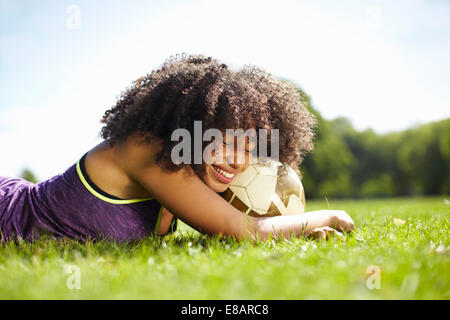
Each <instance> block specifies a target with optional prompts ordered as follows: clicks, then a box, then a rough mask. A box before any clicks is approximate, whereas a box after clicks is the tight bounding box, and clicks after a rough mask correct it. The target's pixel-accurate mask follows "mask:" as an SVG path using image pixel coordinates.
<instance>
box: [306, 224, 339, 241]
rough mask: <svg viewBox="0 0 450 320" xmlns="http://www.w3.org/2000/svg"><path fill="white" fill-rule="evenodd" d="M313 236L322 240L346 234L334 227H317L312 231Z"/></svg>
mask: <svg viewBox="0 0 450 320" xmlns="http://www.w3.org/2000/svg"><path fill="white" fill-rule="evenodd" d="M311 236H312V237H313V238H315V239H316V240H318V241H319V242H320V241H322V240H328V239H330V238H331V237H335V236H337V237H343V236H344V235H343V234H342V233H341V232H339V231H337V230H335V229H333V228H330V227H320V228H315V229H314V230H313V231H312V232H311Z"/></svg>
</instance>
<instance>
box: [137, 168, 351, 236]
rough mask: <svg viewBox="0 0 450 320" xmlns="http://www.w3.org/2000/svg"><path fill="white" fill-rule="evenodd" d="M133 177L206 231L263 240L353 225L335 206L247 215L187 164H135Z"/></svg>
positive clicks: (183, 218)
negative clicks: (293, 212)
mask: <svg viewBox="0 0 450 320" xmlns="http://www.w3.org/2000/svg"><path fill="white" fill-rule="evenodd" d="M133 179H134V180H136V181H137V182H138V183H139V184H141V185H142V186H143V187H144V188H145V189H146V190H148V191H149V193H151V194H152V195H153V196H154V197H155V198H157V199H158V201H159V202H160V203H161V204H162V205H163V206H164V207H165V208H166V209H168V210H169V211H170V212H171V213H172V214H174V215H175V216H177V217H178V218H179V219H180V220H182V221H183V222H185V223H186V224H188V225H190V226H191V227H193V228H194V229H196V230H198V231H199V232H202V233H206V234H223V235H226V236H233V237H235V238H237V239H243V238H252V239H254V238H255V237H258V238H260V239H262V240H264V239H267V238H268V237H269V236H270V235H272V236H275V237H279V236H281V234H283V236H284V237H290V236H292V234H293V233H294V234H295V235H296V236H299V235H303V234H305V235H309V234H310V233H311V232H312V231H313V230H314V229H316V228H319V227H324V226H328V227H333V228H335V229H337V230H341V231H350V230H353V229H354V224H353V221H352V220H351V218H350V217H349V216H348V215H347V214H346V213H345V212H344V211H336V210H320V211H314V212H307V213H304V214H298V215H289V216H277V217H261V218H255V217H250V216H246V215H244V214H242V212H240V211H239V210H237V209H236V208H234V207H233V206H232V205H230V204H229V203H228V202H227V201H225V200H224V199H222V198H221V197H220V196H219V195H218V194H217V193H215V192H214V191H213V190H211V189H210V188H209V187H208V186H207V185H206V184H204V183H203V182H202V181H201V180H200V179H199V178H198V177H197V175H195V174H194V173H193V172H192V169H190V168H189V167H186V168H183V169H181V170H179V171H178V172H169V171H165V170H163V169H161V168H160V167H159V166H157V165H149V166H144V167H141V168H134V170H133Z"/></svg>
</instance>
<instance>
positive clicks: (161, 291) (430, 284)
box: [0, 197, 450, 299]
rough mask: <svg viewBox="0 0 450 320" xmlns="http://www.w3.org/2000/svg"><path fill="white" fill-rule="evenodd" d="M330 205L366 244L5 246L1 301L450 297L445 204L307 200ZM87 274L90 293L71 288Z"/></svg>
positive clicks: (0, 250)
mask: <svg viewBox="0 0 450 320" xmlns="http://www.w3.org/2000/svg"><path fill="white" fill-rule="evenodd" d="M328 207H330V208H331V209H343V210H346V211H347V212H348V213H349V214H350V215H351V216H352V217H353V218H354V220H355V222H356V225H357V229H358V233H359V237H360V238H361V239H362V240H358V239H357V238H356V237H355V236H353V235H348V236H346V237H344V238H343V239H333V240H329V241H326V242H322V243H318V242H316V241H313V240H306V239H303V238H297V239H293V240H284V241H277V242H275V241H266V242H261V243H258V244H252V243H251V242H250V241H245V242H241V243H236V242H234V241H231V240H229V239H226V240H224V239H219V238H217V237H206V236H203V235H201V234H199V233H197V232H196V231H194V230H192V229H190V228H189V227H187V226H186V225H182V224H181V226H180V227H179V229H178V231H177V232H176V233H175V235H173V236H168V237H165V238H158V239H147V240H145V241H141V242H139V243H136V244H116V243H107V242H99V243H92V242H88V243H85V244H82V243H78V242H76V241H71V240H59V241H56V240H42V241H38V242H36V243H33V244H30V243H25V242H23V243H18V244H13V243H8V244H4V245H2V246H0V298H1V299H449V298H450V282H449V271H450V261H449V258H450V257H449V249H450V240H449V217H450V205H449V202H448V201H447V200H446V199H445V198H443V197H440V198H413V199H388V200H386V199H385V200H360V201H337V200H335V201H333V200H330V201H329V203H327V202H325V201H309V202H307V209H308V211H311V210H318V209H326V208H328ZM397 219H400V220H401V221H400V220H397ZM403 222H404V223H403ZM73 266H75V268H73ZM71 267H72V269H70V268H71ZM67 268H68V269H67ZM77 268H79V269H77ZM368 270H369V271H370V270H379V273H374V274H372V275H371V276H370V274H369V273H367V271H368ZM78 271H79V275H80V277H79V279H80V281H79V283H78V284H79V285H80V288H79V289H70V288H71V287H73V286H76V285H77V282H76V281H75V280H74V279H75V276H76V275H77V274H78ZM69 272H72V273H69ZM377 279H378V280H379V283H378V282H377V281H376V280H377ZM368 283H369V285H368ZM377 284H379V289H377V288H376V286H377ZM370 288H372V289H370Z"/></svg>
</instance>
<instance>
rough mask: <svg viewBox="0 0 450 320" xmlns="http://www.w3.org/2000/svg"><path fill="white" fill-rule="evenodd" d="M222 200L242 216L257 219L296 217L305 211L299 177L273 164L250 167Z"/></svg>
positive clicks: (287, 169) (281, 165) (261, 163)
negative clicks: (242, 213) (264, 217)
mask: <svg viewBox="0 0 450 320" xmlns="http://www.w3.org/2000/svg"><path fill="white" fill-rule="evenodd" d="M222 196H223V197H224V199H225V200H227V201H228V202H229V203H231V204H232V205H233V206H234V207H236V208H237V209H238V210H240V211H241V212H244V213H246V214H248V215H250V216H255V217H263V216H278V215H287V214H297V213H303V212H304V209H305V192H304V189H303V186H302V183H301V180H300V178H299V176H298V175H297V173H296V172H295V171H294V170H293V169H292V168H291V167H289V166H287V165H284V164H282V163H280V162H277V161H273V160H265V161H258V163H257V164H252V165H250V166H249V167H248V168H247V169H246V170H245V171H244V172H242V173H241V174H239V175H238V176H236V178H235V179H233V181H232V183H231V184H230V187H229V188H228V189H227V190H226V191H225V192H224V193H223V194H222Z"/></svg>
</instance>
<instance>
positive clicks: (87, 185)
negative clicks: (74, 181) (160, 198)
mask: <svg viewBox="0 0 450 320" xmlns="http://www.w3.org/2000/svg"><path fill="white" fill-rule="evenodd" d="M77 173H78V177H79V178H80V180H81V182H82V183H83V185H84V186H85V187H86V189H88V191H89V192H90V193H92V194H93V195H94V196H96V197H97V198H99V199H100V200H103V201H105V202H109V203H112V204H127V203H136V202H142V201H148V200H153V199H154V198H142V199H120V200H118V199H111V198H108V197H106V196H104V195H102V194H100V193H98V192H97V191H95V190H94V188H92V187H91V186H90V185H89V183H88V182H87V181H86V179H85V178H84V176H83V174H82V173H81V168H80V160H78V161H77Z"/></svg>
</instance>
